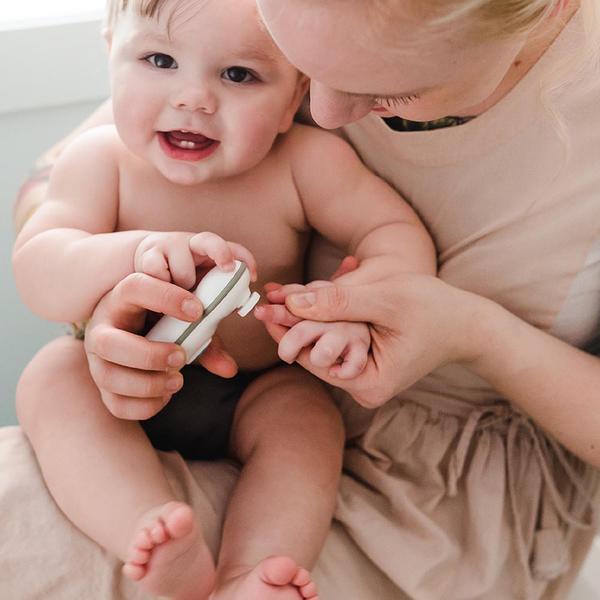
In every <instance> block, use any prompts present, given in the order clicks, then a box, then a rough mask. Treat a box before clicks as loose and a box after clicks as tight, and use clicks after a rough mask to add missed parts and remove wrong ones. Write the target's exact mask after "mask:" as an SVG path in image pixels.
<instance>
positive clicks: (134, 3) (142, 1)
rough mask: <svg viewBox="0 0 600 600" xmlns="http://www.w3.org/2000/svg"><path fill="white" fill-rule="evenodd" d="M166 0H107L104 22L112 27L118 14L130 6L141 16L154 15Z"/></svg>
mask: <svg viewBox="0 0 600 600" xmlns="http://www.w3.org/2000/svg"><path fill="white" fill-rule="evenodd" d="M165 1H166V0H107V2H106V19H105V23H106V26H107V27H108V28H109V29H112V27H113V26H114V24H115V23H116V22H117V20H118V18H119V15H120V14H121V13H122V12H125V11H126V10H127V9H128V8H130V7H132V8H135V10H136V11H137V12H138V14H139V15H140V16H142V17H149V18H151V17H154V16H156V15H158V13H159V11H160V8H161V6H162V5H163V4H164V3H165Z"/></svg>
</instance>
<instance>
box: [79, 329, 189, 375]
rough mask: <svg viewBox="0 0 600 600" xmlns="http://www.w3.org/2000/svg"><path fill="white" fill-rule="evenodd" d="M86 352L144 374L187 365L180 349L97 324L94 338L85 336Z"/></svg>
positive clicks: (179, 347) (174, 345)
mask: <svg viewBox="0 0 600 600" xmlns="http://www.w3.org/2000/svg"><path fill="white" fill-rule="evenodd" d="M86 338H87V339H86V351H87V352H88V355H90V354H93V355H95V356H97V357H98V358H101V359H102V360H106V361H109V362H112V363H115V364H117V365H122V366H124V367H130V368H133V369H141V370H144V371H165V370H167V369H180V368H181V367H183V365H184V364H185V353H184V352H183V350H182V349H181V346H178V345H177V344H169V343H167V342H151V341H150V340H147V339H146V338H144V337H142V336H140V335H137V334H135V333H130V332H129V331H124V330H122V329H115V328H114V327H109V326H107V325H98V326H97V327H96V328H95V329H94V334H93V335H91V336H90V335H87V336H86Z"/></svg>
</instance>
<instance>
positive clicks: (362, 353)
mask: <svg viewBox="0 0 600 600" xmlns="http://www.w3.org/2000/svg"><path fill="white" fill-rule="evenodd" d="M368 359H369V346H368V345H367V344H365V343H364V342H363V341H362V340H354V341H352V342H351V343H350V344H349V345H348V346H347V348H346V352H345V354H344V355H343V356H342V363H341V364H336V365H333V366H332V367H331V369H329V374H330V375H331V376H332V377H335V378H336V379H354V378H355V377H358V376H359V375H360V374H361V373H362V372H363V371H364V369H365V367H366V366H367V361H368Z"/></svg>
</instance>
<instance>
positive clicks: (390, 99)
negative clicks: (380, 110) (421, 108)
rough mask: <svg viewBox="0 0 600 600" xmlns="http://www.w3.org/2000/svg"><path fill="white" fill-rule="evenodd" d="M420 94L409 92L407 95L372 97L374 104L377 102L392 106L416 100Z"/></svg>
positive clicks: (388, 106)
mask: <svg viewBox="0 0 600 600" xmlns="http://www.w3.org/2000/svg"><path fill="white" fill-rule="evenodd" d="M420 97H421V96H420V95H419V94H409V95H407V96H385V97H377V96H375V97H374V98H373V102H375V104H379V106H385V107H387V108H393V107H395V106H400V105H404V106H406V105H407V104H412V103H413V102H415V101H416V100H418V99H419V98H420Z"/></svg>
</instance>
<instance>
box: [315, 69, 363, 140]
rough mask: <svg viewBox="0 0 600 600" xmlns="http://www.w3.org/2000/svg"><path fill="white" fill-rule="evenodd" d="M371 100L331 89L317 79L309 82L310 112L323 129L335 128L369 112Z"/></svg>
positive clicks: (356, 119)
mask: <svg viewBox="0 0 600 600" xmlns="http://www.w3.org/2000/svg"><path fill="white" fill-rule="evenodd" d="M372 108H373V101H372V100H371V98H369V97H368V96H365V97H362V96H353V95H352V94H345V93H343V92H338V91H336V90H332V89H331V88H328V87H327V86H324V85H322V84H320V83H319V82H318V81H311V84H310V112H311V115H312V117H313V119H314V120H315V121H316V122H317V123H318V124H319V125H320V126H321V127H324V128H325V129H335V128H336V127H341V126H342V125H346V124H347V123H352V122H353V121H358V120H359V119H362V118H363V117H364V116H366V115H367V114H369V112H370V111H371V109H372Z"/></svg>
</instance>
